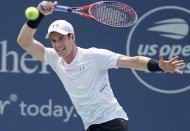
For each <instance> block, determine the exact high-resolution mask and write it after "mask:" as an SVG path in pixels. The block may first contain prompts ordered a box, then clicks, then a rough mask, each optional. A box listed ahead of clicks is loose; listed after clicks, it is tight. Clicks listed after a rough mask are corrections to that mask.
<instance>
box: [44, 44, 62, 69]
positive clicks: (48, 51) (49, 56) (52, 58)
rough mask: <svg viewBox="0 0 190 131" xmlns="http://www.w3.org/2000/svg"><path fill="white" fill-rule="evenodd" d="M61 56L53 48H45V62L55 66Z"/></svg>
mask: <svg viewBox="0 0 190 131" xmlns="http://www.w3.org/2000/svg"><path fill="white" fill-rule="evenodd" d="M58 58H59V56H58V55H57V54H56V52H55V50H54V49H53V48H47V47H46V48H45V53H44V61H45V64H48V65H51V66H53V65H54V63H56V61H57V60H58Z"/></svg>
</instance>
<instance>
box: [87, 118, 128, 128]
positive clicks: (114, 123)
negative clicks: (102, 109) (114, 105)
mask: <svg viewBox="0 0 190 131" xmlns="http://www.w3.org/2000/svg"><path fill="white" fill-rule="evenodd" d="M86 131H128V127H127V122H126V120H124V119H121V118H117V119H114V120H111V121H108V122H105V123H102V124H94V125H91V126H90V127H89V128H88V129H87V130H86Z"/></svg>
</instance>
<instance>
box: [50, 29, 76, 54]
mask: <svg viewBox="0 0 190 131" xmlns="http://www.w3.org/2000/svg"><path fill="white" fill-rule="evenodd" d="M72 35H73V34H71V35H70V36H69V35H62V34H60V33H57V32H52V33H51V34H50V40H51V43H52V46H53V48H54V50H55V51H56V52H57V54H58V55H59V56H60V57H63V58H66V57H69V56H70V55H71V52H72V48H73V44H74V38H73V36H72Z"/></svg>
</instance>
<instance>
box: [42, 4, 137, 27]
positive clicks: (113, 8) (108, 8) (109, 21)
mask: <svg viewBox="0 0 190 131" xmlns="http://www.w3.org/2000/svg"><path fill="white" fill-rule="evenodd" d="M41 9H42V10H43V5H41ZM54 11H61V12H72V13H76V14H79V15H82V16H85V17H86V18H89V19H94V20H96V21H98V22H100V23H102V24H105V25H108V26H112V27H129V26H132V25H134V24H135V23H136V21H137V14H136V12H135V11H134V10H133V9H132V8H131V7H130V6H129V5H126V4H124V3H120V2H116V1H99V2H96V3H93V4H90V5H87V6H81V7H68V6H62V5H56V6H55V7H54ZM84 11H86V12H88V13H85V12H84Z"/></svg>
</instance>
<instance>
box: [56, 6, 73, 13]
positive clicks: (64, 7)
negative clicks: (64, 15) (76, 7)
mask: <svg viewBox="0 0 190 131" xmlns="http://www.w3.org/2000/svg"><path fill="white" fill-rule="evenodd" d="M54 11H62V12H72V8H71V7H67V6H62V5H56V6H55V7H54Z"/></svg>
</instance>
